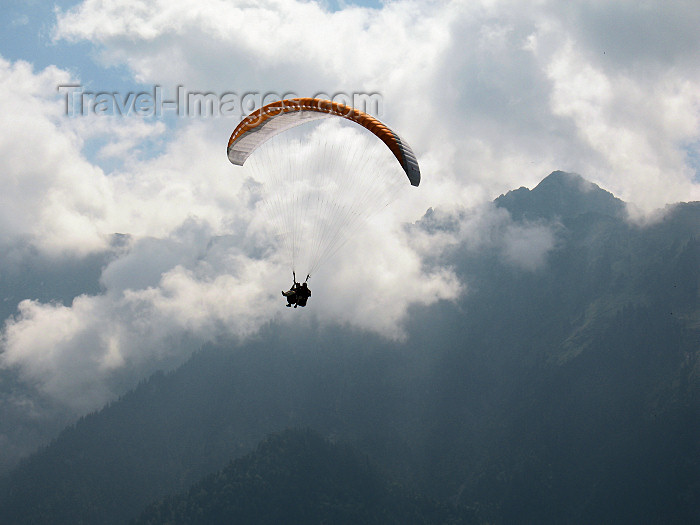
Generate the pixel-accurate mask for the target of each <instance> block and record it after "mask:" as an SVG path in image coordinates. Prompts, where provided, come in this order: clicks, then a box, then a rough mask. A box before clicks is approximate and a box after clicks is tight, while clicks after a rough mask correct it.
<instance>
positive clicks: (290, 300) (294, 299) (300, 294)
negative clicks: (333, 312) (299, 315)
mask: <svg viewBox="0 0 700 525" xmlns="http://www.w3.org/2000/svg"><path fill="white" fill-rule="evenodd" d="M282 295H283V296H284V297H286V298H287V308H289V307H291V306H292V305H294V308H296V307H297V306H301V307H304V306H306V301H308V300H309V297H311V290H310V289H309V287H308V285H307V284H306V281H304V282H303V283H301V284H299V283H298V282H297V280H296V277H295V278H294V284H293V285H292V287H291V288H290V289H289V290H287V291H286V292H282Z"/></svg>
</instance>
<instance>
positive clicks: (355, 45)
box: [0, 0, 700, 413]
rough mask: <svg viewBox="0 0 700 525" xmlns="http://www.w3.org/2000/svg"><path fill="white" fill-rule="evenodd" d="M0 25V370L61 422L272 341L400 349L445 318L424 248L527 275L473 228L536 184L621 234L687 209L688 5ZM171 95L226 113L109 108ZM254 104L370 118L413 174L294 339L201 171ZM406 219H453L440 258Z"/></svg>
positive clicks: (230, 190)
mask: <svg viewBox="0 0 700 525" xmlns="http://www.w3.org/2000/svg"><path fill="white" fill-rule="evenodd" d="M1 23H2V30H1V31H0V83H1V84H2V88H3V89H2V97H0V113H1V114H2V122H3V126H2V127H1V128H0V180H1V181H2V191H0V245H1V247H2V255H0V263H1V266H0V272H3V273H4V275H2V276H1V277H2V279H1V281H2V283H5V284H4V285H3V286H5V287H6V288H7V290H2V293H3V294H4V297H3V305H4V308H5V309H4V310H3V312H6V314H7V315H8V317H7V318H6V319H5V320H4V327H3V329H2V338H1V339H0V344H1V345H2V347H1V350H0V351H1V352H2V354H1V355H0V366H1V367H3V368H4V369H5V370H6V371H7V370H10V371H11V372H12V373H13V374H15V375H16V377H17V378H19V380H21V381H23V382H24V383H25V384H27V385H31V386H32V388H33V389H34V390H35V391H38V392H41V393H42V395H44V396H48V398H50V399H52V400H53V401H54V402H56V403H57V404H59V405H62V406H64V407H68V409H70V410H73V411H75V412H76V413H80V412H83V411H86V410H92V409H94V408H97V407H99V406H100V404H101V403H103V402H105V401H107V400H109V399H111V398H113V397H114V396H115V395H117V394H119V393H120V388H123V385H124V384H130V380H133V379H134V378H136V379H138V378H140V377H142V376H143V375H144V374H147V373H148V372H150V371H152V370H153V369H155V368H157V367H159V366H163V363H176V362H178V361H180V360H182V359H184V358H185V357H186V356H187V354H188V353H189V352H190V351H191V350H192V349H193V348H196V347H197V346H198V345H200V344H201V343H202V342H204V341H207V340H209V339H213V338H216V337H221V336H234V337H246V336H248V335H250V334H254V333H255V331H256V330H257V329H258V328H259V327H260V326H261V325H263V324H265V323H267V322H269V321H270V320H271V319H274V320H278V321H280V322H292V321H293V322H307V321H309V320H311V319H313V320H315V321H319V322H342V323H347V324H350V325H354V326H357V327H360V328H363V329H368V330H372V331H376V332H379V333H381V334H383V335H385V336H386V337H389V338H399V339H400V338H401V337H402V335H403V331H402V321H403V320H404V316H405V313H406V309H407V307H408V306H409V304H411V302H413V301H420V302H423V303H431V302H434V301H437V300H440V299H447V300H450V299H453V298H455V297H456V296H457V295H458V294H461V293H468V288H469V287H468V283H462V282H459V281H458V280H457V278H456V277H455V276H454V275H453V274H452V272H451V271H450V269H449V268H435V267H434V266H429V265H425V264H423V262H424V260H425V258H426V257H427V256H429V255H434V254H435V253H436V252H439V251H440V250H441V249H442V248H444V246H447V245H449V244H451V243H454V242H474V246H478V245H479V242H476V241H474V240H475V239H481V238H486V237H493V236H489V235H482V234H481V233H480V232H483V231H497V232H500V233H502V234H503V235H502V237H501V240H500V241H498V242H501V243H503V249H502V253H503V254H504V257H506V259H508V260H510V261H512V262H513V264H515V265H518V264H519V265H521V266H522V268H523V270H524V271H532V270H533V269H534V268H536V267H537V266H538V265H541V264H542V263H543V261H544V260H545V256H546V252H547V251H548V250H549V249H551V248H552V246H554V244H555V243H554V239H553V233H552V231H549V230H547V229H546V228H543V227H542V225H533V226H532V228H529V229H528V228H524V229H523V227H522V226H518V227H511V226H509V225H508V221H509V219H508V217H507V216H504V215H503V213H500V212H498V211H496V210H493V209H492V208H490V207H489V206H488V205H487V203H488V202H490V201H491V200H493V199H494V198H495V197H497V196H498V195H499V194H501V193H505V192H506V191H508V190H510V189H514V188H517V187H520V186H527V187H533V186H534V185H536V184H537V183H538V182H539V181H540V180H541V179H542V178H544V177H545V176H546V175H547V174H549V173H550V172H551V171H554V170H558V169H559V170H565V171H572V172H577V173H579V174H581V175H583V176H584V177H585V178H587V179H589V180H591V181H593V182H595V183H597V184H599V185H600V186H602V187H604V188H605V189H608V190H609V191H612V192H613V193H614V194H615V195H616V196H618V197H620V198H622V199H624V200H625V201H627V202H628V203H630V212H631V214H632V216H633V217H634V218H636V219H638V218H640V217H648V216H649V214H650V212H651V211H652V210H654V209H656V208H659V207H663V206H664V205H665V204H667V203H672V202H677V201H687V200H700V52H699V51H698V50H699V49H700V32H698V30H697V28H698V27H700V3H698V2H697V1H694V0H688V1H675V2H671V3H669V2H662V1H656V2H654V1H645V2H638V1H635V2H632V1H629V2H627V1H620V2H604V1H585V2H584V1H571V2H558V1H546V0H532V1H524V0H518V1H515V0H511V1H507V0H503V1H498V0H469V1H467V0H459V1H454V2H448V1H430V0H398V1H389V2H373V1H369V2H357V3H353V2H343V1H330V0H329V1H296V0H261V1H239V0H197V1H194V0H157V1H152V2H145V1H142V0H85V1H82V2H80V1H68V0H58V1H56V2H45V1H40V0H34V1H24V2H12V3H11V5H10V7H5V8H4V15H3V18H2V22H1ZM69 85H70V86H73V87H72V88H66V87H65V86H69ZM59 86H64V87H63V88H59ZM178 86H179V87H180V89H181V90H186V91H187V92H211V93H215V94H217V95H221V94H224V93H232V94H234V95H235V97H238V98H234V99H233V101H234V102H235V104H234V107H233V111H231V112H230V113H228V114H225V115H217V116H212V115H205V116H197V115H186V114H178V112H177V111H176V110H174V109H173V108H172V107H165V106H162V107H161V108H160V111H158V110H153V107H155V104H154V105H153V106H152V107H150V109H149V107H148V106H147V107H145V108H142V110H141V111H140V112H139V111H138V110H137V106H136V105H132V103H133V101H134V97H135V96H136V94H138V93H140V92H144V93H147V94H151V93H156V91H158V93H159V95H160V96H161V97H162V100H174V98H173V97H175V96H176V95H175V93H176V92H177V90H178ZM97 92H103V93H114V94H115V95H114V97H113V98H112V99H108V100H107V102H109V100H112V101H113V103H112V106H109V104H108V103H107V102H104V101H103V103H102V106H97V105H96V102H97V100H96V99H94V98H93V99H90V98H89V97H90V95H88V94H89V93H97ZM76 93H77V95H76ZM81 93H86V95H85V96H86V97H88V98H83V96H82V95H81ZM266 93H272V94H279V95H284V94H287V93H292V94H295V95H299V96H313V95H316V94H319V93H326V94H331V95H332V94H336V93H346V94H347V93H350V94H352V93H374V94H378V95H379V97H380V100H381V104H380V105H379V107H378V108H376V109H377V112H378V113H380V114H379V115H377V116H379V117H380V118H381V119H382V120H383V121H385V122H386V123H387V124H389V125H390V126H391V127H392V128H394V129H396V130H398V131H399V132H400V133H401V135H402V136H403V137H404V138H405V139H406V140H407V141H408V142H409V143H410V144H411V145H412V146H413V149H414V151H415V153H416V154H417V156H418V159H419V162H420V165H421V171H422V174H423V182H422V184H421V186H420V188H419V189H417V190H416V191H409V192H408V193H406V194H405V195H402V196H401V198H399V199H398V200H397V201H396V202H394V204H393V205H392V206H391V207H390V208H389V209H387V210H386V211H385V212H384V213H383V214H382V215H381V217H379V218H378V219H377V220H376V222H375V223H374V224H373V226H372V228H369V229H366V230H364V231H363V232H362V236H361V237H362V240H361V242H359V241H357V240H352V239H351V240H350V241H349V242H348V244H347V245H346V246H345V247H344V251H343V257H341V258H338V259H336V260H335V261H334V262H333V264H332V265H329V267H328V269H326V270H325V271H323V269H322V271H319V272H318V274H317V275H316V276H315V277H314V279H313V282H312V284H313V286H312V289H313V292H314V295H313V298H312V300H311V301H310V304H309V307H308V308H307V309H306V310H304V312H303V316H300V315H299V312H294V311H293V310H291V309H285V308H284V307H283V302H282V299H281V297H280V295H279V290H280V289H281V288H282V287H286V286H288V284H289V270H288V268H287V267H286V266H284V265H283V264H280V260H279V259H278V258H276V257H275V256H268V255H269V252H268V251H266V248H265V240H264V239H261V238H260V236H259V235H258V236H256V235H254V234H253V233H252V229H251V227H250V225H251V223H252V222H254V217H253V215H254V213H253V212H252V210H251V208H250V206H249V205H248V199H249V197H250V195H249V193H248V192H247V191H248V190H247V188H246V185H245V183H244V182H243V178H242V177H238V176H236V172H235V169H236V168H235V167H234V166H232V165H231V164H230V163H229V162H228V160H227V158H226V155H225V153H224V149H225V147H224V146H225V144H226V141H227V140H228V137H229V135H230V133H231V131H232V130H233V128H234V127H235V125H236V124H237V122H238V120H239V119H240V117H241V115H242V114H244V113H246V112H247V111H248V110H250V109H252V106H253V105H255V103H256V101H258V102H259V99H258V98H256V97H262V95H263V94H266ZM149 96H150V95H149ZM76 97H77V98H76ZM107 98H108V97H107ZM79 100H87V101H88V102H89V100H92V101H93V105H92V106H90V105H89V104H88V106H86V107H87V109H86V110H85V111H83V112H82V113H81V112H80V111H79V110H77V109H76V105H75V104H76V101H79ZM114 101H116V102H119V103H121V104H122V106H121V108H120V107H118V106H117V105H115V104H116V102H114ZM107 106H109V107H107ZM105 108H106V109H105ZM67 113H68V114H67ZM430 207H432V208H434V209H435V210H437V211H439V213H442V214H447V215H449V214H458V215H459V217H462V218H463V225H462V228H461V230H460V233H459V235H458V236H457V238H456V237H455V236H447V237H441V236H430V237H426V238H423V239H415V238H414V239H409V238H407V234H406V233H405V232H406V229H404V228H402V227H401V225H402V224H403V223H405V222H412V221H415V220H417V219H419V218H420V217H421V216H422V215H423V214H424V213H425V212H426V210H427V209H428V208H430ZM465 210H466V212H465ZM115 234H119V235H117V236H115ZM526 246H527V247H528V249H529V250H530V251H529V252H527V253H526V252H525V251H523V250H524V248H525V247H526ZM533 247H534V248H533ZM533 250H534V252H533ZM266 254H268V255H266ZM88 258H92V259H89V260H90V261H93V262H92V263H91V264H93V266H95V265H96V266H95V268H96V273H94V276H92V277H88V274H89V272H87V273H80V272H83V269H84V268H85V265H86V264H87V263H85V261H87V260H88ZM28 261H29V262H28ZM95 261H97V262H95ZM28 264H29V265H31V266H32V268H37V267H42V268H52V273H51V277H50V279H49V278H48V275H49V274H48V273H47V274H46V275H43V276H42V274H41V273H40V272H39V273H37V272H36V271H35V272H34V273H32V275H31V277H27V274H26V269H27V267H28V266H27V265H28ZM331 268H332V269H331ZM427 268H429V269H427ZM81 275H82V276H83V277H82V280H81ZM90 275H92V274H90ZM32 279H33V280H32ZM30 281H31V282H30ZM45 281H47V282H45ZM24 282H27V288H26V292H23V288H22V286H20V285H19V284H17V283H24ZM358 282H363V283H365V289H366V290H369V291H368V296H367V297H365V299H364V300H363V301H362V304H358V301H357V300H356V297H355V291H356V286H357V283H358ZM7 283H10V284H7ZM67 283H68V284H70V286H69V285H68V284H67ZM406 283H411V288H410V289H409V288H407V286H406ZM8 287H9V288H8ZM10 288H11V289H12V293H10V292H9V291H8V290H10ZM37 290H39V291H37ZM125 378H126V379H125ZM22 402H23V403H25V404H26V403H27V400H23V401H22ZM23 406H24V405H23Z"/></svg>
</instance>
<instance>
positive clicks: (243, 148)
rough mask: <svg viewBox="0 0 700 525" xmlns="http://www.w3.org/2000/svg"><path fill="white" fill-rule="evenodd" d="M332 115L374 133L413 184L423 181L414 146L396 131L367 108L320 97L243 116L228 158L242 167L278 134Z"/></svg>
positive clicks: (281, 103)
mask: <svg viewBox="0 0 700 525" xmlns="http://www.w3.org/2000/svg"><path fill="white" fill-rule="evenodd" d="M330 116H336V117H342V118H345V119H348V120H350V121H352V122H355V123H357V124H359V125H360V126H362V127H364V128H366V129H368V130H369V131H371V132H372V133H374V134H375V135H376V136H377V138H379V139H380V140H381V141H382V142H384V144H386V145H387V147H388V148H389V149H390V150H391V152H392V153H393V154H394V156H395V157H396V159H397V160H398V161H399V163H401V167H402V168H403V170H404V171H405V172H406V176H407V177H408V180H409V181H411V184H412V185H413V186H418V185H419V184H420V169H419V167H418V161H417V160H416V156H415V154H414V153H413V150H412V149H411V147H410V146H409V145H408V144H407V143H406V142H405V141H404V140H403V139H401V137H399V136H398V135H397V134H396V133H395V132H394V131H392V130H391V129H389V128H388V127H387V126H385V125H384V124H382V123H381V122H380V121H379V120H377V119H376V118H374V117H373V116H371V115H368V114H367V113H364V112H363V111H359V110H357V109H354V108H351V107H349V106H346V105H344V104H339V103H337V102H332V101H330V100H321V99H318V98H292V99H285V100H279V101H277V102H272V103H270V104H267V105H266V106H263V107H261V108H260V109H258V110H257V111H254V112H253V113H251V114H250V115H248V116H247V117H246V118H245V119H243V120H242V121H241V122H240V124H238V126H237V127H236V129H235V130H234V131H233V133H232V134H231V138H230V139H229V141H228V150H227V153H228V158H229V160H230V161H231V162H232V163H233V164H237V165H239V166H242V165H243V164H244V163H245V161H246V160H247V159H248V157H249V156H250V154H251V153H252V152H253V151H254V150H255V149H256V148H257V147H258V146H260V145H262V144H263V143H265V142H266V141H267V140H268V139H270V138H272V137H274V136H275V135H277V134H279V133H282V132H283V131H286V130H288V129H290V128H293V127H296V126H299V125H301V124H305V123H307V122H309V121H311V120H317V119H321V118H326V117H330Z"/></svg>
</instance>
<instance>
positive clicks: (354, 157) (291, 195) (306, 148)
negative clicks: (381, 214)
mask: <svg viewBox="0 0 700 525" xmlns="http://www.w3.org/2000/svg"><path fill="white" fill-rule="evenodd" d="M242 169H243V170H244V176H245V177H247V178H248V181H249V188H251V189H252V188H255V189H254V191H255V192H256V193H259V196H260V199H259V200H258V202H257V203H256V218H255V223H256V225H257V226H258V227H262V228H269V229H270V230H271V231H272V232H273V233H274V236H275V238H276V239H277V240H278V243H279V247H280V250H281V255H282V257H283V258H284V259H285V260H286V261H287V262H288V263H289V266H290V268H291V269H292V271H294V272H295V273H296V275H297V277H299V278H303V277H305V276H307V275H309V276H311V275H313V274H314V273H315V272H316V271H317V270H318V268H319V267H320V266H321V265H322V264H323V263H324V262H325V261H327V260H328V259H329V258H330V257H332V256H333V255H334V254H335V253H336V252H337V251H338V250H339V249H340V248H341V247H342V246H343V244H344V243H345V242H347V240H349V239H350V238H351V237H352V235H353V234H355V233H356V232H357V231H358V230H359V229H360V227H361V226H362V225H363V224H365V223H366V221H367V219H368V218H369V217H371V216H372V215H373V214H375V213H376V212H378V211H380V210H382V208H384V207H386V206H387V205H388V204H389V203H391V202H392V201H393V200H394V199H395V198H396V197H397V196H398V195H399V193H400V192H401V191H402V190H403V191H409V190H408V188H410V187H411V186H410V184H409V181H408V180H407V178H406V173H405V172H404V170H403V169H402V167H401V165H400V164H399V163H397V162H396V158H395V157H394V155H393V154H392V152H391V151H390V150H389V149H388V148H387V147H386V145H385V144H384V143H383V142H382V141H380V140H377V137H376V136H375V135H374V134H372V133H371V132H370V131H368V130H367V129H365V128H363V127H361V126H358V125H356V124H354V123H351V122H347V121H344V120H343V119H337V118H324V119H321V120H315V121H312V122H308V123H306V124H303V125H301V126H297V127H295V128H293V129H291V130H287V131H285V132H283V133H280V134H279V135H276V136H274V137H272V138H271V139H269V140H267V141H266V142H265V143H264V144H262V145H260V146H259V147H257V148H256V149H255V150H254V151H253V152H252V154H251V155H250V157H249V158H248V159H247V161H246V162H245V165H244V166H243V168H242Z"/></svg>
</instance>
